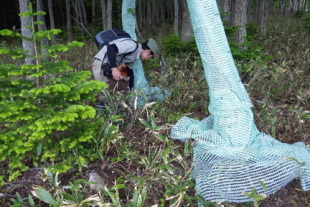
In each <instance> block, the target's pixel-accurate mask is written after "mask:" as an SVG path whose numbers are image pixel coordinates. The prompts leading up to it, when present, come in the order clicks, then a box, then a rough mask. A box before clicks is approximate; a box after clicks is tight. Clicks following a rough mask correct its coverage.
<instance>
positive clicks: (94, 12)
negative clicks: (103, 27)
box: [91, 0, 96, 34]
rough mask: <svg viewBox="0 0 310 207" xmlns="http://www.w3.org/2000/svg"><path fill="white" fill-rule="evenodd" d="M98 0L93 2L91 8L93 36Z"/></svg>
mask: <svg viewBox="0 0 310 207" xmlns="http://www.w3.org/2000/svg"><path fill="white" fill-rule="evenodd" d="M95 4H96V0H93V1H92V7H91V11H92V23H93V34H95V15H96V9H95V8H96V7H95Z"/></svg>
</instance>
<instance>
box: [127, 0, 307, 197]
mask: <svg viewBox="0 0 310 207" xmlns="http://www.w3.org/2000/svg"><path fill="white" fill-rule="evenodd" d="M187 2H188V7H189V10H190V14H191V19H192V24H193V29H194V34H195V39H196V42H197V45H198V49H199V52H200V55H201V59H202V62H203V66H204V71H205V77H206V80H207V83H208V85H209V94H210V105H209V111H210V113H211V116H210V117H207V118H205V119H204V120H202V121H197V120H194V119H190V118H188V117H183V118H182V119H180V120H179V121H178V122H177V123H176V124H175V125H174V126H173V128H172V131H171V138H173V139H179V140H182V141H185V140H187V139H195V140H196V141H197V145H196V146H195V148H194V160H193V167H194V170H193V176H194V178H195V179H196V191H197V194H200V195H201V196H203V197H204V198H205V199H206V200H211V201H231V202H246V201H251V199H250V198H248V197H246V196H245V195H244V194H243V192H251V191H252V189H253V188H254V189H256V190H257V192H258V193H260V194H261V193H266V194H267V195H270V194H272V193H275V192H276V191H277V190H279V189H280V188H281V187H283V186H284V185H286V184H287V183H289V182H290V181H291V180H292V179H294V178H296V177H299V178H300V180H301V185H302V188H303V190H305V191H307V190H310V163H309V162H310V149H309V148H306V146H305V144H303V143H301V142H298V143H295V144H292V145H289V144H284V143H281V142H279V141H277V140H276V139H274V138H272V137H271V136H269V135H267V134H264V133H261V132H259V131H258V130H257V128H256V126H255V124H254V120H253V113H252V111H251V107H252V103H251V100H250V98H249V96H248V94H247V92H246V90H245V88H244V86H243V84H242V82H241V80H240V77H239V74H238V72H237V69H236V66H235V64H234V60H233V58H232V55H231V51H230V48H229V46H228V42H227V39H226V36H225V33H224V28H223V24H222V21H221V17H220V13H219V11H218V8H217V5H216V0H188V1H187ZM128 8H133V9H134V8H135V0H124V1H123V11H122V14H123V27H124V30H125V31H127V32H128V33H129V34H130V35H131V36H132V37H133V38H134V39H136V35H135V19H134V16H133V14H132V13H130V12H128ZM134 75H135V89H136V90H138V89H139V88H140V89H141V88H143V89H144V94H145V96H146V99H144V98H142V99H140V100H139V101H140V104H142V105H143V104H144V103H145V102H146V101H148V100H150V99H155V100H156V99H157V100H162V99H163V97H164V96H163V95H162V92H161V90H160V89H159V88H157V87H156V88H151V87H150V86H149V85H148V83H147V81H146V79H145V77H144V72H143V69H142V64H141V61H140V60H138V61H136V64H135V68H134ZM260 182H262V183H264V184H265V185H266V186H267V190H266V192H265V189H264V188H263V186H262V185H261V183H260Z"/></svg>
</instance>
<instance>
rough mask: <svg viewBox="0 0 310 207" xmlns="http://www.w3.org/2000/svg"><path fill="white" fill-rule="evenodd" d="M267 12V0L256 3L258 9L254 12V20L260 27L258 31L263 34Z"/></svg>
mask: <svg viewBox="0 0 310 207" xmlns="http://www.w3.org/2000/svg"><path fill="white" fill-rule="evenodd" d="M267 14H268V0H262V1H259V3H258V11H257V14H256V17H257V19H256V21H257V23H258V26H259V27H260V32H261V33H262V34H265V32H266V18H267Z"/></svg>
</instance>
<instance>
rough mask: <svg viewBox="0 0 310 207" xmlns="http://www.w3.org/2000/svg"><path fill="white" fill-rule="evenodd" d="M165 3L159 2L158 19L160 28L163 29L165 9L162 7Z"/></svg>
mask: <svg viewBox="0 0 310 207" xmlns="http://www.w3.org/2000/svg"><path fill="white" fill-rule="evenodd" d="M164 4H165V1H162V0H161V1H160V19H161V22H162V27H165V7H164Z"/></svg>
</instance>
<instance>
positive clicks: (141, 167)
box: [0, 16, 310, 206]
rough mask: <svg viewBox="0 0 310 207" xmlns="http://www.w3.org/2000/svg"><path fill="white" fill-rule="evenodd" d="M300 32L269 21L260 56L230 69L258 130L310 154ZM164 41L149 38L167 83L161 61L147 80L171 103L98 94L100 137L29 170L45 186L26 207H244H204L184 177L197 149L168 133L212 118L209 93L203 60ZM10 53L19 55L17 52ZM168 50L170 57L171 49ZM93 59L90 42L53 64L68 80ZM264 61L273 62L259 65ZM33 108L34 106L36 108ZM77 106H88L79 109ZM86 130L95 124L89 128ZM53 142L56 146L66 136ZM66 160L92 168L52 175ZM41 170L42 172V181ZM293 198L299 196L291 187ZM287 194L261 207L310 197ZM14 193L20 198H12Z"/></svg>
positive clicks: (296, 23) (304, 44)
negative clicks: (187, 121) (185, 122)
mask: <svg viewBox="0 0 310 207" xmlns="http://www.w3.org/2000/svg"><path fill="white" fill-rule="evenodd" d="M251 27H252V26H251ZM302 28H303V26H302V20H301V19H296V18H288V19H287V20H286V21H285V23H284V22H283V19H282V17H280V16H279V17H277V18H274V17H273V18H270V19H269V21H268V25H267V30H266V31H267V34H266V35H265V36H261V35H256V36H253V37H251V38H249V40H250V41H251V42H252V43H251V44H252V46H253V48H260V49H259V51H260V52H261V53H255V56H253V57H251V58H249V59H246V60H245V59H238V58H237V59H236V65H237V68H238V69H239V72H240V75H241V77H242V80H243V83H244V85H245V86H246V89H247V91H248V92H249V94H250V96H251V98H252V102H253V103H254V105H255V107H254V108H253V112H254V114H255V122H256V125H257V127H258V128H259V130H260V131H261V132H265V133H268V134H270V135H272V136H273V137H275V138H276V139H279V140H280V141H282V142H286V143H293V142H296V141H303V142H305V143H306V144H307V145H308V146H309V145H310V142H309V138H310V131H309V129H308V127H307V126H309V124H310V114H309V111H310V108H309V99H310V89H309V88H310V87H309V86H310V85H309V84H310V80H309V77H310V71H309V70H310V51H309V48H310V47H309V42H310V41H309V36H308V35H307V32H308V31H307V30H306V29H302ZM252 29H253V30H254V28H252ZM166 31H167V30H163V31H161V32H159V34H158V36H156V37H154V38H155V39H156V40H157V42H158V43H159V45H160V46H161V47H162V48H161V49H162V51H161V55H162V56H163V55H164V57H165V73H164V74H161V65H160V59H155V60H152V61H149V62H147V63H146V65H145V72H146V74H147V75H149V76H151V77H152V82H151V85H157V86H160V87H161V88H166V89H168V90H169V91H171V96H170V98H169V99H167V100H165V101H164V102H163V103H155V102H154V103H149V104H148V105H146V106H145V107H144V108H141V109H138V108H134V107H132V106H131V105H130V103H129V100H130V96H131V95H128V96H127V97H123V96H122V95H121V94H117V93H109V92H107V91H105V94H104V97H109V98H108V99H107V102H108V107H107V109H104V110H102V111H97V118H98V120H100V123H99V126H100V127H98V129H96V130H97V131H96V133H98V136H96V137H95V138H93V139H91V141H90V142H89V143H88V144H85V143H80V144H79V145H78V146H83V147H81V148H80V150H79V151H74V152H72V153H71V154H70V152H71V151H70V150H69V149H66V150H65V152H64V153H65V154H63V155H62V156H59V157H58V160H55V161H54V162H47V163H44V162H43V161H42V162H38V168H40V169H38V168H36V169H38V170H39V171H40V172H42V174H44V176H41V178H42V179H43V178H44V179H45V182H43V181H42V182H41V183H40V185H38V186H36V187H35V188H33V191H34V193H32V196H30V197H31V199H33V200H34V202H35V203H36V204H38V205H39V206H40V205H44V204H43V203H42V201H44V202H47V203H50V204H51V205H54V206H57V205H60V204H61V203H62V204H64V203H66V202H67V203H68V204H71V205H80V206H89V205H90V204H93V205H95V204H98V205H99V204H101V205H107V206H108V205H110V206H197V203H198V202H200V203H203V204H204V206H221V205H223V206H251V204H238V205H237V204H231V203H225V202H221V203H218V204H216V203H211V202H206V201H204V200H203V199H202V198H201V197H200V196H199V195H196V194H195V183H194V180H193V179H192V178H191V176H190V172H191V170H192V169H191V161H192V147H193V144H194V143H191V142H185V143H181V142H179V141H175V140H172V139H170V138H169V133H170V129H171V127H172V126H173V124H175V123H176V121H178V120H179V119H180V118H181V117H183V116H184V115H187V116H189V117H192V118H196V119H199V120H201V119H203V118H205V117H207V116H209V112H208V105H209V94H208V86H207V83H206V81H205V77H204V71H203V67H202V64H201V61H200V57H199V56H197V51H196V49H195V47H194V45H193V44H191V46H190V47H189V48H191V49H192V50H190V51H188V50H183V49H180V50H181V51H182V52H178V53H175V54H168V53H165V52H163V51H165V50H164V49H163V45H164V44H163V40H162V39H160V37H161V36H168V39H169V38H170V40H172V39H173V38H174V39H173V41H177V44H178V45H177V46H178V47H179V46H180V44H181V43H180V42H179V39H177V38H175V37H173V36H169V34H167V32H166ZM254 33H255V32H254ZM144 36H147V34H144ZM170 40H169V41H170ZM1 46H2V47H3V46H5V47H7V44H6V43H5V42H2V43H1ZM9 47H10V48H11V49H14V48H17V46H16V45H10V46H9ZM171 50H172V51H173V50H174V49H173V47H172V48H171ZM166 51H167V49H166ZM95 53H96V48H95V45H94V43H93V42H92V41H87V42H86V44H85V46H84V47H83V48H80V49H79V50H76V51H71V52H67V53H64V52H60V54H59V56H58V57H56V58H55V62H56V61H58V60H61V59H64V60H68V61H69V62H70V67H71V68H73V69H72V71H74V72H76V73H78V72H79V71H83V72H85V71H89V70H90V68H91V64H92V58H93V56H94V55H95ZM269 55H270V56H272V58H271V59H270V58H269V59H266V57H267V56H269ZM0 58H1V59H0V61H1V63H14V64H15V65H21V64H22V62H23V61H22V60H7V59H4V58H3V57H0ZM73 74H74V73H73ZM88 77H89V76H88ZM137 93H139V92H137ZM101 95H103V94H102V93H97V94H95V93H93V97H96V98H97V100H99V99H100V96H101ZM36 100H37V99H36V98H35V99H34V101H36ZM83 105H84V106H86V105H87V106H88V105H93V104H92V103H90V102H83ZM88 122H92V121H91V120H90V119H88ZM87 126H88V125H87ZM2 127H3V126H2ZM92 130H94V129H92ZM53 135H54V136H55V137H56V138H54V139H56V141H57V140H61V139H62V137H61V138H59V137H60V136H64V135H65V134H63V133H54V134H53ZM50 139H51V143H54V142H53V141H54V140H53V139H52V138H50ZM36 144H37V145H36V147H35V148H34V149H33V152H32V154H34V155H36V153H37V152H38V151H37V149H38V147H39V146H40V140H39V141H37V143H36ZM43 146H45V145H43ZM44 151H46V148H42V150H41V153H43V152H44ZM77 152H78V153H77ZM66 153H67V154H66ZM79 153H81V154H79ZM68 155H70V156H71V157H72V159H73V158H74V157H75V158H77V157H79V156H81V155H83V156H85V157H86V158H87V159H89V160H87V161H89V162H87V163H78V161H77V160H76V163H74V162H73V164H72V165H71V166H70V168H69V170H68V171H67V173H61V174H59V175H58V174H56V172H57V170H55V169H56V168H55V165H57V164H59V163H60V161H61V160H66V158H67V156H68ZM1 167H2V169H8V164H7V160H6V161H4V162H2V163H1ZM44 167H45V168H46V167H47V168H48V170H45V171H44V170H43V168H44ZM33 168H35V166H33ZM93 172H97V173H98V174H100V175H101V176H102V177H103V178H104V182H105V183H104V186H103V189H102V190H100V191H99V192H96V191H92V190H90V189H89V187H88V186H89V184H93V183H92V182H89V181H88V178H89V174H90V173H93ZM59 182H61V183H59ZM7 184H8V185H7V186H4V187H2V188H1V190H0V192H1V193H4V194H8V195H10V196H11V197H14V198H15V199H14V200H13V201H12V202H10V203H11V204H12V203H15V204H19V205H20V206H22V205H26V206H27V205H30V204H31V203H32V201H31V199H30V197H29V198H28V199H25V198H26V197H28V195H27V193H29V195H30V192H29V191H27V193H25V192H24V191H22V190H21V189H25V188H24V187H23V186H19V187H16V188H14V187H15V186H17V185H18V184H19V183H18V181H17V182H14V181H7ZM11 186H13V187H11ZM27 188H28V187H27ZM295 188H297V187H296V186H294V189H295ZM294 189H293V188H292V189H289V191H290V193H291V194H290V195H289V196H287V198H281V199H282V200H281V199H280V198H275V197H271V198H267V199H266V200H264V201H263V202H262V203H261V205H262V206H263V205H264V204H265V205H266V206H276V205H280V204H283V205H292V206H293V205H294V202H293V201H292V200H294V201H296V202H298V203H302V204H303V205H305V206H307V205H309V201H308V200H307V195H309V194H306V193H305V194H303V195H304V197H306V199H304V198H300V197H298V196H297V195H296V194H294V197H293V193H292V192H293V191H295V190H294ZM16 192H20V194H21V195H19V196H18V195H16ZM290 196H291V197H290ZM20 197H22V199H20ZM47 198H48V199H49V200H47ZM0 199H1V198H0ZM7 202H8V198H5V199H2V200H0V205H3V206H4V205H5V204H7ZM281 202H282V203H281ZM21 203H22V204H21ZM279 203H280V204H279Z"/></svg>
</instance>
